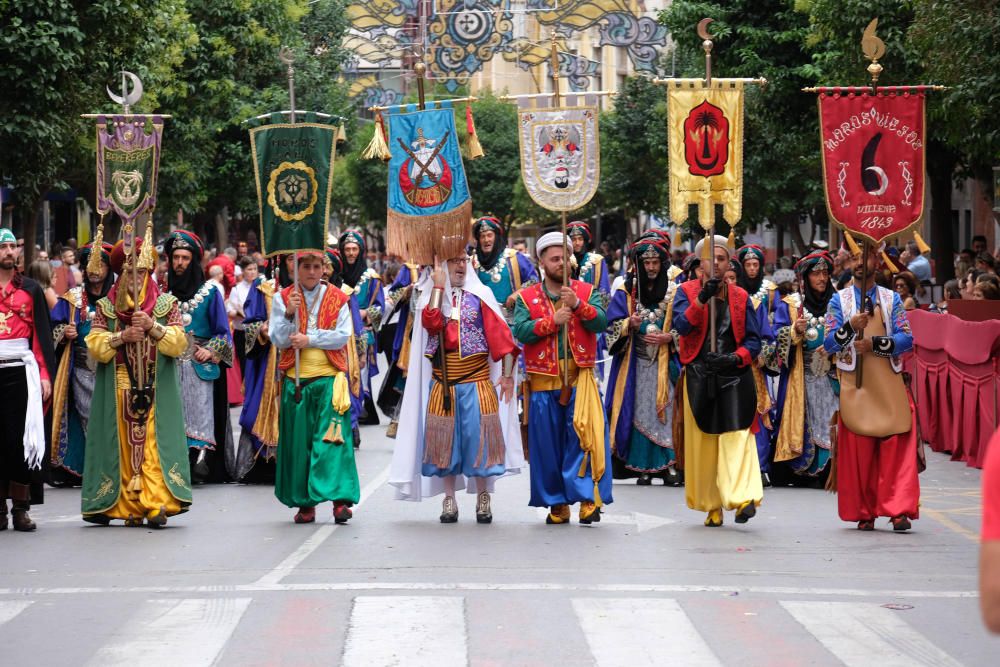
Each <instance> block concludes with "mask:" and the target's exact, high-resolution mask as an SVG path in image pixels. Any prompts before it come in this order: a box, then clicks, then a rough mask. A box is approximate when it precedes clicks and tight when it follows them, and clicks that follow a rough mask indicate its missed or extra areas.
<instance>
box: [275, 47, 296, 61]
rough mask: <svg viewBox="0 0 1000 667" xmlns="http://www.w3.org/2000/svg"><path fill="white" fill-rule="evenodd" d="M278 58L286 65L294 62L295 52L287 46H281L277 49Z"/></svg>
mask: <svg viewBox="0 0 1000 667" xmlns="http://www.w3.org/2000/svg"><path fill="white" fill-rule="evenodd" d="M278 60H280V61H281V62H283V63H284V64H286V65H291V64H292V63H294V62H295V53H294V52H293V51H292V50H291V49H290V48H288V47H287V46H283V47H281V49H280V50H279V51H278Z"/></svg>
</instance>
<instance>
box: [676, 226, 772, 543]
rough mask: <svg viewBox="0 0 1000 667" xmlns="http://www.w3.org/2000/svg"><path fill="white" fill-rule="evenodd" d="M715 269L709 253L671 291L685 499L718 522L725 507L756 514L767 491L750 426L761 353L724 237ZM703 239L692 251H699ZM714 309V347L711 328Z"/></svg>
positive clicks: (745, 515)
mask: <svg viewBox="0 0 1000 667" xmlns="http://www.w3.org/2000/svg"><path fill="white" fill-rule="evenodd" d="M710 243H712V245H713V249H712V250H713V254H712V256H713V258H714V270H710V268H709V267H710V266H711V265H709V264H708V261H707V260H703V262H704V263H705V265H706V266H705V267H704V269H705V271H704V273H703V276H702V278H701V280H689V281H687V282H685V283H683V284H682V285H681V286H680V288H679V289H678V290H677V293H676V295H675V296H674V309H673V325H674V329H676V330H677V332H678V333H679V334H680V338H679V340H678V346H677V347H678V352H679V353H680V358H681V363H682V364H684V366H685V368H684V379H683V383H682V385H681V390H680V393H681V395H682V397H683V398H681V399H679V400H683V405H684V450H683V451H684V484H685V496H686V499H687V505H688V507H690V508H691V509H693V510H699V511H702V512H708V517H707V518H706V519H705V525H706V526H709V527H713V528H714V527H718V526H721V525H722V511H723V510H724V509H731V510H736V523H746V522H747V521H748V520H749V519H751V518H752V517H753V516H754V515H755V514H756V513H757V506H758V505H760V503H761V500H762V499H763V496H764V489H763V486H762V483H761V475H760V463H759V461H758V460H757V451H756V447H755V444H754V437H753V434H752V433H751V432H750V426H751V424H752V423H753V420H754V417H755V416H756V414H757V413H756V407H757V392H756V388H755V386H754V379H753V374H752V373H751V370H750V369H751V367H752V366H753V363H754V359H755V358H756V357H757V355H758V354H759V353H760V346H761V342H760V332H759V331H758V322H757V318H756V317H755V314H754V309H753V304H752V303H751V300H750V297H749V295H748V294H747V293H746V291H745V290H744V289H742V288H741V287H739V286H737V285H727V284H724V283H723V282H722V278H721V276H722V275H723V273H725V271H726V268H727V267H728V266H729V248H728V246H727V239H726V237H725V236H718V235H716V236H715V237H714V240H712V241H710ZM704 246H705V239H702V240H701V241H699V242H698V245H697V246H696V247H695V255H697V256H699V257H701V256H702V250H703V249H704ZM709 308H712V309H713V310H714V311H715V318H714V324H715V336H714V338H715V342H716V345H715V350H714V351H713V350H712V349H711V345H710V339H711V337H712V336H711V334H710V333H709V328H710V326H711V324H712V323H713V319H712V315H711V313H710V312H709V310H708V309H709Z"/></svg>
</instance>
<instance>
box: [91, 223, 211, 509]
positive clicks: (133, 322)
mask: <svg viewBox="0 0 1000 667" xmlns="http://www.w3.org/2000/svg"><path fill="white" fill-rule="evenodd" d="M150 238H151V235H150V234H147V236H146V240H145V242H144V241H142V240H140V239H136V240H135V242H136V244H137V247H136V250H135V252H132V251H129V250H126V248H125V245H124V243H123V242H122V241H119V242H118V243H117V244H115V247H114V250H113V251H112V252H111V270H112V271H113V272H115V273H117V274H118V280H117V282H116V283H115V285H114V287H112V288H111V291H110V292H108V295H107V296H106V297H104V298H103V299H101V300H100V301H98V302H97V309H96V310H95V313H94V319H93V321H92V322H91V329H90V333H89V334H88V335H87V338H86V340H87V349H88V350H89V351H90V354H91V356H92V357H93V358H94V359H95V360H96V361H97V364H98V365H97V372H96V379H95V384H94V397H93V399H92V401H91V404H90V405H91V411H90V423H89V424H88V428H87V457H86V460H85V461H84V469H83V491H82V493H81V500H82V511H83V520H84V521H89V522H90V523H96V524H100V525H105V526H106V525H108V523H110V522H111V520H112V519H124V520H125V525H128V526H141V525H142V523H143V520H145V521H146V522H148V524H149V525H150V527H153V528H161V527H163V526H165V525H166V523H167V517H168V516H173V515H174V514H178V513H180V512H186V511H187V508H188V506H189V505H190V504H191V479H190V465H189V463H188V458H187V443H186V441H185V437H184V414H183V408H182V403H181V392H180V387H179V384H178V381H177V374H176V367H175V361H174V360H175V359H176V358H177V357H179V356H180V355H181V354H182V353H183V352H184V351H185V350H186V349H187V347H188V341H187V337H186V336H185V334H184V325H183V324H182V319H181V318H182V315H181V311H180V308H179V306H178V304H177V299H176V298H174V297H173V296H172V295H170V294H161V293H160V291H159V289H158V288H157V286H156V283H155V281H153V279H152V277H151V272H152V271H153V269H154V268H155V267H156V262H157V256H156V252H155V250H154V249H153V247H152V244H151V243H149V239H150Z"/></svg>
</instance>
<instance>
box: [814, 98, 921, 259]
mask: <svg viewBox="0 0 1000 667" xmlns="http://www.w3.org/2000/svg"><path fill="white" fill-rule="evenodd" d="M819 118H820V133H821V139H822V142H823V146H822V148H823V185H824V188H825V190H826V203H827V209H828V210H829V213H830V217H831V218H833V220H834V221H835V222H837V223H838V224H840V225H841V226H842V227H844V228H846V229H847V230H848V231H850V232H851V233H852V234H855V235H859V236H861V237H863V238H867V239H868V240H869V241H872V242H875V243H878V242H880V241H882V240H884V239H886V238H888V237H890V236H894V235H897V234H901V233H903V232H905V231H906V230H907V229H909V228H910V227H912V226H913V225H915V224H916V223H918V222H919V221H920V219H921V218H922V217H923V214H924V153H925V149H924V144H925V137H924V126H925V123H924V94H923V92H922V91H921V90H920V89H919V88H913V89H905V88H902V89H901V88H896V89H894V90H893V91H891V92H884V91H879V93H878V94H877V95H872V94H871V91H870V90H866V89H857V88H854V89H846V88H844V89H838V88H830V89H825V90H822V91H820V95H819Z"/></svg>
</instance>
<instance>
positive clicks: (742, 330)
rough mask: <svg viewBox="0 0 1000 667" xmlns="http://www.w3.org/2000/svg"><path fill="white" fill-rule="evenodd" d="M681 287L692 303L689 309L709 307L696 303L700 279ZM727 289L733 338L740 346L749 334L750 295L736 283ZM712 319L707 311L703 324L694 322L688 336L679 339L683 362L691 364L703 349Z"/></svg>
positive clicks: (678, 344)
mask: <svg viewBox="0 0 1000 667" xmlns="http://www.w3.org/2000/svg"><path fill="white" fill-rule="evenodd" d="M680 289H681V290H682V291H683V292H684V294H685V295H686V296H687V298H688V303H689V304H690V305H689V306H688V308H689V310H690V309H691V308H699V307H702V308H707V306H698V305H697V304H696V303H695V301H696V300H697V299H698V293H699V292H700V291H701V281H700V280H689V281H687V282H686V283H683V284H682V285H681V286H680ZM727 291H728V293H729V294H728V297H729V298H728V300H727V302H726V303H727V304H728V305H729V317H730V319H731V320H732V324H733V338H734V339H735V340H736V346H737V347H739V346H740V345H742V344H743V339H744V338H746V334H747V321H746V314H747V300H749V298H750V297H749V296H748V295H747V293H746V290H744V289H742V288H740V287H737V286H736V285H730V286H729V287H728V288H727ZM688 321H690V319H689V320H688ZM710 321H711V318H710V317H709V314H708V313H705V317H704V318H703V320H702V322H701V324H699V325H698V326H694V325H693V324H692V326H691V331H690V333H688V334H687V335H686V336H681V337H680V340H679V341H677V352H678V353H679V354H680V356H681V363H682V364H690V363H691V362H692V361H694V359H695V357H697V356H698V352H700V351H701V347H702V345H704V343H705V334H706V333H707V332H708V327H709V323H710Z"/></svg>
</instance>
